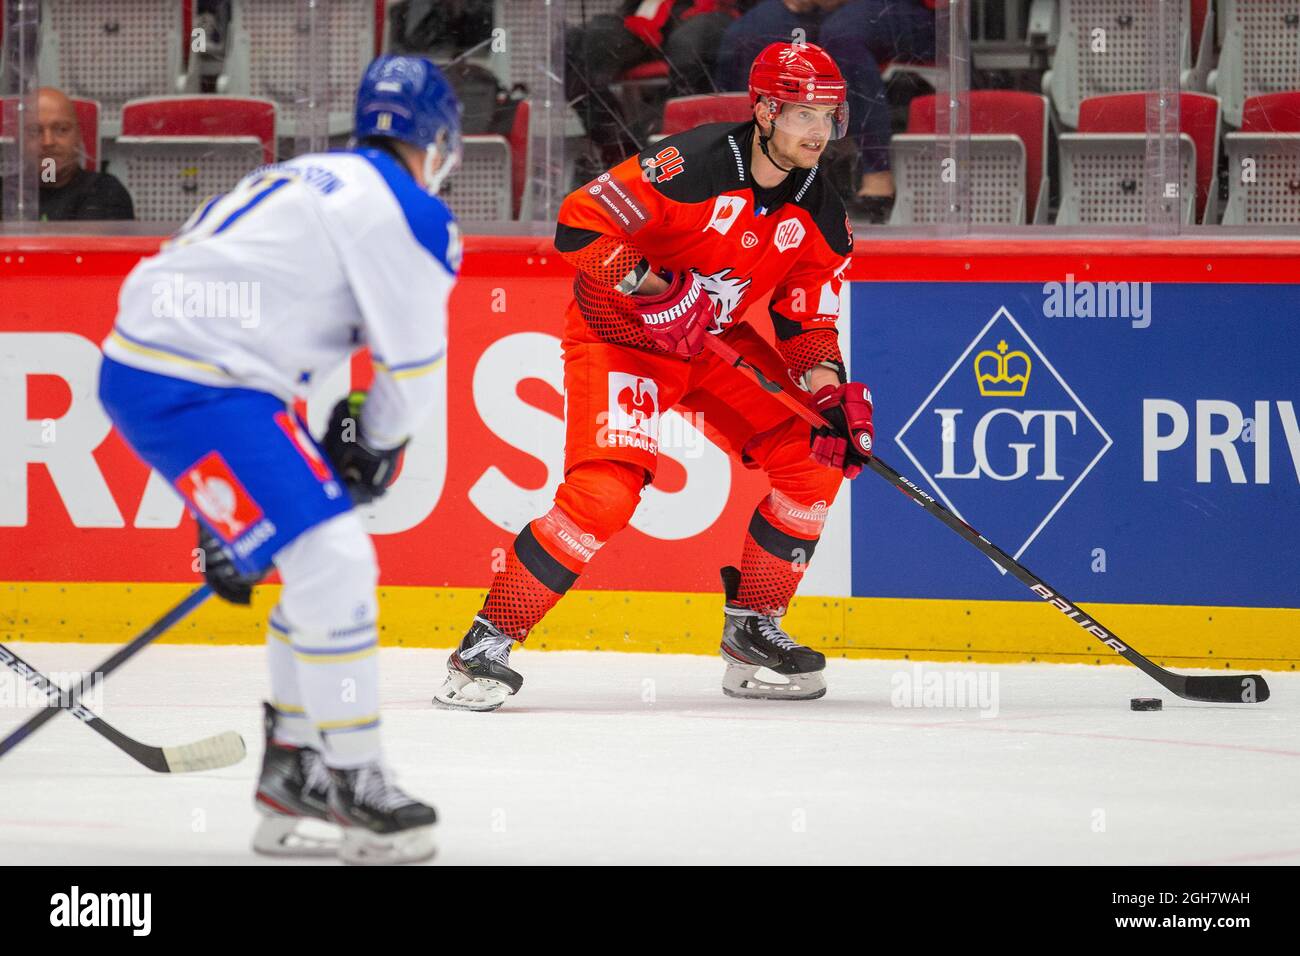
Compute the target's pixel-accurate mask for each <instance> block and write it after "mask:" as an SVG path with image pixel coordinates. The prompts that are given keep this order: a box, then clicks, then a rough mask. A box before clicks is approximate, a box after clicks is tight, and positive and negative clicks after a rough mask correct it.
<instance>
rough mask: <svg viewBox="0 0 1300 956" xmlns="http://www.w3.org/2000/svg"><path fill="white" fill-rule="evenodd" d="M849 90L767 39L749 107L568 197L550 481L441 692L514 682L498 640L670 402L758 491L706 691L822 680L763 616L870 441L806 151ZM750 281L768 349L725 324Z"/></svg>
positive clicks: (619, 507) (587, 552)
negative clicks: (558, 422) (755, 481)
mask: <svg viewBox="0 0 1300 956" xmlns="http://www.w3.org/2000/svg"><path fill="white" fill-rule="evenodd" d="M845 92H846V90H845V82H844V79H843V77H842V76H841V74H840V71H839V68H838V67H837V66H836V65H835V62H834V60H832V59H831V57H830V56H828V55H827V54H826V52H825V51H824V50H822V49H820V48H819V47H816V46H813V45H812V44H784V43H774V44H772V45H771V46H769V47H768V48H767V49H765V50H764V51H763V52H762V53H761V54H760V55H759V57H758V58H757V59H756V60H755V61H754V65H753V67H752V69H751V71H750V82H749V93H750V100H751V101H752V103H753V110H754V118H753V120H752V121H750V122H747V123H744V124H742V125H739V126H734V125H731V124H728V123H717V124H709V125H706V126H701V127H699V128H697V129H694V130H691V131H690V132H687V133H682V134H680V135H677V136H671V137H668V138H667V139H664V140H662V141H660V142H659V143H657V144H655V145H653V146H651V147H649V148H647V149H645V150H643V151H642V152H641V153H640V154H638V155H637V156H634V157H630V158H628V159H627V160H625V161H624V162H622V163H620V164H619V165H617V166H615V167H614V168H613V169H611V170H610V171H609V172H607V173H604V174H602V175H600V176H598V177H597V178H596V179H594V180H593V181H592V182H590V183H588V184H587V185H586V186H584V187H583V188H582V189H580V190H577V191H575V192H573V193H572V194H570V195H569V196H568V197H567V198H566V199H565V201H564V203H563V205H562V206H561V208H560V215H559V223H558V225H557V229H556V234H555V244H556V247H557V248H558V249H559V251H560V253H561V254H562V255H563V256H564V257H565V259H566V260H568V261H569V262H570V263H572V264H573V265H574V266H575V267H576V268H577V270H578V274H577V277H576V279H575V280H574V300H573V301H572V302H571V303H570V304H569V307H568V310H567V313H566V316H565V335H564V343H563V345H564V389H565V398H566V403H567V413H566V428H567V436H566V445H565V477H564V481H563V482H562V483H561V484H560V486H559V488H558V490H557V491H556V495H555V503H554V506H553V507H552V508H551V510H550V511H549V512H547V513H546V514H545V515H542V516H541V517H539V518H537V519H536V520H534V521H532V522H531V523H529V524H528V525H526V526H525V527H524V529H523V531H522V532H520V534H519V536H518V537H517V538H516V539H515V541H514V545H513V547H512V548H511V549H510V551H509V554H508V555H507V559H506V566H505V568H504V569H503V570H502V571H500V572H498V573H497V575H496V576H495V578H494V579H493V582H492V588H491V590H490V592H489V593H488V596H487V601H486V602H485V603H484V605H483V608H482V610H481V611H480V612H479V614H478V615H477V616H476V617H475V619H474V622H473V624H472V626H471V627H470V629H469V632H468V634H467V635H466V636H465V638H464V640H463V641H462V642H461V644H460V646H459V648H458V649H457V650H456V651H455V652H453V653H452V655H451V657H450V659H449V661H448V677H447V680H446V682H445V683H444V684H443V686H442V687H441V688H440V689H439V690H438V692H437V693H436V695H435V700H436V701H437V702H439V703H441V704H444V705H446V706H450V707H459V708H464V709H469V710H492V709H495V708H497V707H499V706H501V704H502V703H503V702H504V700H505V698H506V697H507V696H508V695H510V694H513V693H516V692H518V690H519V688H520V687H521V686H522V683H523V678H522V677H521V676H520V675H519V674H518V673H517V672H516V671H514V670H512V669H511V668H510V667H509V653H510V649H511V647H512V646H513V644H514V642H515V641H520V642H522V641H523V640H524V639H525V638H526V637H527V635H528V632H529V631H530V630H531V629H532V627H533V626H534V625H536V624H537V622H538V621H539V620H541V618H542V617H543V616H544V615H545V614H546V612H547V611H549V610H550V609H551V608H552V607H553V606H554V605H555V603H556V602H557V601H559V599H560V598H561V597H562V596H563V595H564V593H565V592H566V591H567V590H568V589H569V588H570V587H572V586H573V584H574V582H575V581H577V579H578V576H579V575H580V574H581V573H582V570H583V568H584V567H585V566H586V565H587V563H588V562H589V561H591V560H592V559H593V558H594V557H595V556H596V553H597V552H598V551H599V550H600V549H601V547H603V546H604V544H605V543H606V542H607V541H609V540H610V538H611V537H613V536H614V534H616V533H617V532H618V531H619V530H620V529H622V528H623V527H624V526H626V525H627V523H628V521H629V519H630V518H631V517H632V514H633V512H634V511H635V510H636V507H637V504H638V503H639V501H640V495H641V490H642V488H644V487H645V485H646V484H648V483H649V482H650V481H651V480H653V478H654V475H655V470H656V467H657V464H658V422H659V414H660V413H661V412H663V411H665V410H667V409H669V408H673V407H677V408H681V409H683V410H685V411H687V412H690V413H694V414H695V415H696V416H699V417H701V418H702V420H703V423H704V426H705V431H706V433H707V434H708V435H709V437H710V438H712V439H713V440H714V441H715V442H717V443H718V444H719V445H720V446H721V447H723V448H724V449H726V450H727V451H728V452H729V453H730V454H732V455H733V456H736V457H738V458H739V459H740V460H741V461H742V462H743V463H744V464H745V465H746V466H748V467H752V468H761V469H762V470H763V471H764V472H765V473H766V474H767V477H768V479H769V481H770V484H771V491H770V493H769V494H768V495H767V496H765V497H764V498H763V500H762V501H760V502H759V503H758V506H757V508H756V509H755V511H754V515H753V519H752V520H751V521H750V524H749V529H748V532H747V534H746V535H745V539H744V543H743V548H742V556H741V562H740V568H739V569H736V568H734V567H727V568H723V569H722V580H723V589H724V592H725V595H726V604H725V608H724V611H725V616H724V625H723V636H722V647H721V651H722V657H723V659H724V660H725V661H726V664H727V667H726V672H725V674H724V677H723V690H724V691H725V692H726V693H728V694H730V695H732V696H738V697H776V698H786V699H796V700H806V699H812V698H816V697H821V696H822V695H823V694H825V693H826V684H825V680H824V679H823V675H822V671H823V669H824V668H825V666H826V659H825V658H824V657H823V656H822V655H821V654H820V653H818V652H817V651H815V650H812V649H811V648H808V647H804V646H802V645H800V644H799V643H797V642H796V641H795V640H794V639H793V638H791V637H790V636H789V635H788V634H786V633H785V632H784V631H783V630H782V629H781V627H780V624H779V621H780V618H781V617H782V615H784V613H785V610H786V607H787V605H788V604H789V602H790V599H791V598H792V597H793V596H794V593H795V590H796V588H798V586H799V580H800V578H801V577H802V574H803V571H804V568H805V567H806V566H807V563H808V561H809V559H810V558H811V557H812V556H813V552H814V549H815V548H816V545H817V539H818V537H819V536H820V535H821V532H822V526H823V524H824V522H825V520H826V515H827V511H828V509H829V507H830V504H831V502H832V501H833V500H834V498H835V494H836V492H837V491H838V489H839V486H840V482H841V481H842V480H843V479H844V478H845V477H849V478H852V477H854V476H855V475H856V474H857V473H858V472H859V471H860V470H861V468H862V465H863V464H864V463H865V461H866V460H867V459H868V458H869V457H870V454H871V442H872V436H873V431H872V424H871V413H872V406H871V393H870V391H869V390H868V389H867V388H866V386H864V385H862V384H860V383H854V382H848V381H847V380H846V376H845V367H844V360H843V357H842V356H841V354H840V349H839V344H838V341H837V336H836V325H835V323H836V320H837V318H838V317H839V302H840V296H841V293H842V291H843V280H844V273H845V271H846V270H847V269H848V266H849V253H850V250H851V247H852V242H853V237H852V233H851V232H850V226H849V223H848V218H847V216H846V215H845V211H844V207H843V205H842V204H841V202H840V199H839V197H838V196H837V195H836V194H835V192H834V190H833V189H832V188H831V185H830V184H829V183H828V182H827V181H826V180H825V177H824V176H822V175H820V174H819V170H818V165H817V164H818V162H819V160H820V159H821V156H822V153H823V151H824V150H825V148H826V146H827V143H828V142H829V141H830V140H832V139H836V138H838V137H840V136H843V135H844V132H845V129H846V126H847V119H848V106H847V103H846V101H845ZM768 292H771V293H772V298H771V305H770V312H771V316H772V322H773V325H774V327H775V333H776V346H775V348H773V347H772V346H771V345H769V344H767V342H766V340H764V339H763V338H762V337H761V336H760V334H759V333H758V332H757V331H756V330H755V329H753V328H752V327H751V326H749V325H748V324H747V323H745V322H741V321H739V317H740V316H741V315H742V314H743V313H744V312H745V309H746V308H747V307H748V306H749V305H750V303H752V302H755V301H758V300H760V299H762V297H763V296H765V295H767V293H768ZM709 334H719V335H722V336H723V337H724V338H725V339H726V340H727V341H728V342H730V343H731V344H732V346H733V347H735V348H737V349H739V350H740V351H741V352H742V353H744V354H745V355H746V356H747V357H748V358H749V359H750V360H751V361H752V362H753V363H754V364H756V365H757V366H758V367H759V368H761V369H762V370H763V371H764V373H765V374H766V375H767V377H768V378H770V379H772V380H774V381H783V382H785V383H788V384H789V386H790V388H791V389H793V390H795V391H799V390H802V393H803V394H805V395H806V398H807V400H808V401H809V402H810V403H811V404H812V405H813V406H814V407H816V408H817V409H818V410H819V411H820V412H821V413H822V415H823V416H824V417H825V418H826V419H827V420H828V421H830V422H831V423H832V424H833V425H834V427H833V428H828V429H822V430H820V431H813V430H812V429H810V428H809V426H808V425H807V424H806V423H805V422H803V421H802V420H801V419H800V418H798V417H797V416H794V415H792V414H791V413H790V411H789V410H788V409H787V408H786V407H785V406H783V405H782V404H781V403H780V402H779V401H778V400H777V399H776V398H774V397H773V396H772V395H770V394H768V393H767V392H765V391H763V390H762V389H761V388H760V387H759V386H758V385H756V384H754V383H753V381H752V380H750V379H748V378H747V377H745V376H744V375H743V374H742V373H739V372H737V371H736V370H735V369H733V368H731V367H729V366H728V365H726V364H725V363H723V362H722V361H721V360H719V359H718V358H717V357H716V356H715V355H714V354H713V353H712V352H711V351H707V350H705V347H704V346H705V336H707V335H709ZM760 668H765V669H766V670H767V672H769V673H772V674H775V675H777V678H776V679H773V678H771V677H767V678H764V677H762V676H760V674H759V670H760Z"/></svg>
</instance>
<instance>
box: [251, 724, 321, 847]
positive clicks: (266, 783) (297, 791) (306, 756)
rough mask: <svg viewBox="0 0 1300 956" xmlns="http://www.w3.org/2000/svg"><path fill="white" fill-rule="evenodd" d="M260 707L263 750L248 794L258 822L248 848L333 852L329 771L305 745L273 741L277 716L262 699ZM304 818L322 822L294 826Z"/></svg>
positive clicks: (313, 751)
mask: <svg viewBox="0 0 1300 956" xmlns="http://www.w3.org/2000/svg"><path fill="white" fill-rule="evenodd" d="M262 711H263V719H264V723H265V726H266V750H265V752H264V753H263V755H262V774H261V776H260V777H259V778H258V781H257V792H256V793H255V794H254V795H253V805H254V807H255V808H256V810H257V812H258V813H259V814H261V815H262V820H261V821H260V822H259V823H258V825H257V829H256V830H255V831H254V833H253V849H254V850H256V851H257V852H258V853H266V854H269V855H271V856H334V855H335V854H336V853H338V850H339V837H338V831H337V830H335V829H334V827H333V825H332V824H333V822H334V821H333V819H332V818H331V817H330V813H329V803H328V797H329V789H330V777H329V770H328V769H327V768H326V766H325V763H324V762H323V761H322V760H321V757H320V754H319V753H318V752H317V751H316V750H314V749H312V748H311V747H294V746H291V745H289V744H282V743H278V742H277V741H275V740H273V739H272V738H273V736H274V734H275V724H276V720H277V719H278V718H279V715H278V714H277V713H276V711H275V708H274V707H272V706H271V705H270V704H268V703H266V702H265V701H264V702H263V703H262ZM304 821H323V824H324V825H321V826H316V827H313V826H312V825H310V824H309V825H308V826H307V827H300V824H302V823H303V822H304ZM313 829H314V830H316V831H318V832H317V833H313V832H312V830H313Z"/></svg>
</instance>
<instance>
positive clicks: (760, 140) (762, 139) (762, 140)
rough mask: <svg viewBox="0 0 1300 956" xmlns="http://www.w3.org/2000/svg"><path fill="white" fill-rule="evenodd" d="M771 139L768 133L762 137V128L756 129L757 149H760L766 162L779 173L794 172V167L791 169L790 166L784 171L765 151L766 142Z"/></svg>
mask: <svg viewBox="0 0 1300 956" xmlns="http://www.w3.org/2000/svg"><path fill="white" fill-rule="evenodd" d="M771 138H772V134H771V133H768V134H767V135H766V136H764V135H763V127H761V126H760V127H759V128H758V148H759V149H761V150H762V151H763V155H764V156H766V157H767V161H768V162H769V163H771V164H772V165H773V166H775V167H776V168H777V169H779V170H781V172H783V173H789V172H793V170H794V167H793V166H791V167H790V168H789V169H786V168H785V167H784V166H782V165H781V164H780V163H778V162H777V161H776V160H775V159H773V158H772V154H771V153H769V152H768V151H767V141H768V140H769V139H771Z"/></svg>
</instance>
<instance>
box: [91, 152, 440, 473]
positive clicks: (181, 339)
mask: <svg viewBox="0 0 1300 956" xmlns="http://www.w3.org/2000/svg"><path fill="white" fill-rule="evenodd" d="M460 258H461V242H460V234H459V231H458V230H457V227H456V223H455V220H454V218H453V217H452V215H451V212H450V211H449V210H448V209H447V207H446V206H445V205H444V204H443V203H442V201H441V200H439V199H437V198H436V197H433V196H430V195H428V194H427V193H425V192H424V190H423V189H421V188H420V186H419V185H418V184H417V183H416V182H415V180H414V179H413V178H412V177H411V176H410V174H409V173H407V172H406V170H404V169H403V168H402V167H401V166H400V165H399V164H398V162H397V161H396V160H395V159H393V158H392V157H391V156H389V155H388V154H387V153H385V152H383V151H381V150H375V149H359V150H356V151H352V152H339V153H328V154H314V155H307V156H300V157H298V158H296V159H293V160H290V161H289V162H286V163H281V164H277V165H274V166H268V167H263V168H261V169H258V170H254V171H253V172H252V173H250V174H249V175H248V176H246V177H245V178H244V179H243V180H242V181H241V182H240V183H239V184H238V185H237V186H236V187H235V188H234V189H232V190H231V191H230V192H228V193H226V194H225V195H222V196H217V197H214V198H213V199H211V200H209V201H208V202H206V203H205V204H203V205H202V206H200V207H199V209H197V210H196V211H195V213H194V215H193V216H191V217H190V220H189V221H188V222H187V223H186V224H185V225H184V226H183V227H182V228H181V230H180V232H178V233H177V234H176V235H175V236H173V237H172V238H171V239H169V240H168V241H167V242H166V243H164V245H163V247H162V249H161V250H160V251H159V253H158V254H157V255H155V256H151V257H150V258H148V259H145V260H143V261H141V262H140V263H139V264H138V265H137V266H136V267H135V268H134V269H133V270H132V271H131V274H130V275H128V276H127V278H126V281H125V282H124V283H123V285H122V290H121V293H120V295H119V297H118V315H117V322H116V324H115V326H114V329H113V331H112V333H111V334H110V335H109V336H108V338H107V339H106V340H105V341H104V346H103V347H104V353H105V354H106V355H107V356H109V357H110V358H112V359H114V360H115V361H118V362H121V363H123V364H125V365H131V366H134V367H136V368H140V369H145V370H147V371H152V372H157V373H160V374H162V375H170V376H173V377H176V378H184V379H189V380H191V381H195V382H202V383H205V384H209V385H216V386H226V387H242V388H253V389H259V390H261V391H266V392H270V393H272V394H274V395H277V396H280V397H281V398H283V399H284V400H285V401H286V402H287V401H291V400H292V399H294V398H301V397H306V395H307V393H308V392H309V391H310V390H311V388H312V385H313V382H314V381H315V380H316V379H318V378H319V377H321V376H323V375H325V374H327V373H328V372H330V371H331V370H332V369H334V368H336V367H337V366H338V365H339V364H340V363H341V362H343V361H344V360H346V359H347V358H348V356H349V355H351V353H352V352H354V351H355V350H356V349H357V348H359V347H360V346H362V345H368V346H370V350H371V354H372V356H373V358H374V365H375V381H374V385H373V386H372V388H371V391H370V395H369V397H368V399H367V401H366V410H365V415H364V416H363V427H364V430H365V436H364V437H365V439H366V442H367V443H368V444H371V445H372V446H373V447H377V448H385V447H392V446H394V445H396V444H398V443H400V442H401V441H403V440H404V439H405V438H407V437H408V436H409V435H410V434H411V432H412V431H413V430H414V429H415V426H416V425H417V424H419V422H420V421H421V420H422V419H423V417H424V416H425V415H426V414H427V413H428V412H429V411H430V410H431V407H432V403H433V396H434V391H433V383H432V381H431V380H432V378H433V376H432V375H431V374H430V373H431V372H433V370H434V369H435V368H437V367H438V365H439V364H440V363H441V362H442V360H443V358H444V356H445V354H446V347H447V300H448V297H449V296H450V294H451V289H452V286H453V285H454V284H455V280H456V273H457V271H458V270H459V268H460Z"/></svg>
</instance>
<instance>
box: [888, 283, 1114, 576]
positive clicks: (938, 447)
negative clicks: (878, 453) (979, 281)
mask: <svg viewBox="0 0 1300 956" xmlns="http://www.w3.org/2000/svg"><path fill="white" fill-rule="evenodd" d="M896 441H897V442H898V445H899V447H900V448H902V449H903V451H904V453H905V454H906V455H907V457H908V458H910V459H911V460H912V463H913V464H914V465H916V467H917V469H918V470H920V471H921V473H922V474H923V475H924V476H925V478H926V480H927V481H928V482H929V483H930V485H931V486H932V487H933V488H934V489H935V491H936V492H938V495H939V497H940V498H942V499H943V502H944V504H946V505H947V506H948V507H949V508H950V509H952V511H954V512H955V513H956V514H958V515H960V516H963V518H964V515H963V509H965V510H969V511H970V512H972V517H971V519H970V520H972V521H973V522H974V523H975V524H977V525H978V526H979V527H981V528H984V527H985V526H988V527H991V528H992V529H993V531H994V532H996V535H997V537H998V539H1001V538H1002V537H1004V536H1005V537H1006V538H1007V539H1011V538H1013V537H1015V538H1018V539H1019V540H1020V541H1021V542H1022V543H1021V544H1020V546H1019V548H1018V549H1017V550H1016V552H1015V555H1014V556H1015V557H1016V558H1017V559H1018V558H1019V557H1020V556H1021V555H1022V554H1023V553H1024V552H1025V549H1026V548H1028V547H1029V545H1030V543H1031V542H1033V540H1034V539H1035V538H1036V537H1038V535H1039V533H1040V532H1042V530H1043V528H1044V527H1046V526H1047V523H1048V522H1049V521H1050V520H1051V519H1052V517H1053V515H1055V514H1056V512H1057V511H1058V510H1059V509H1060V508H1061V506H1062V505H1063V504H1065V501H1066V499H1068V498H1069V497H1070V495H1071V494H1073V493H1074V489H1075V488H1077V487H1078V486H1079V483H1080V482H1081V481H1083V479H1084V478H1085V477H1087V475H1088V473H1089V472H1090V471H1091V470H1092V469H1093V467H1094V466H1096V464H1097V462H1098V461H1100V460H1101V457H1102V455H1104V454H1105V453H1106V450H1107V449H1108V448H1110V446H1111V438H1110V436H1109V435H1108V434H1106V431H1105V429H1103V428H1102V427H1101V425H1100V423H1099V422H1098V421H1097V419H1096V418H1094V417H1093V415H1092V413H1091V412H1090V411H1088V409H1087V407H1086V406H1085V405H1084V404H1083V402H1082V401H1081V400H1080V399H1079V397H1078V396H1077V395H1075V393H1074V390H1073V389H1071V388H1070V386H1069V384H1068V383H1067V382H1066V381H1065V379H1064V378H1062V377H1061V374H1060V373H1059V372H1057V370H1056V369H1055V368H1054V367H1053V366H1052V364H1051V362H1049V361H1048V360H1047V357H1046V356H1045V355H1044V354H1043V353H1042V351H1041V350H1040V349H1039V348H1038V346H1037V345H1036V344H1035V343H1034V341H1033V340H1032V339H1030V337H1029V336H1028V334H1026V332H1025V330H1024V329H1023V328H1021V326H1020V324H1019V323H1018V322H1016V320H1015V319H1014V318H1013V317H1012V315H1011V313H1010V312H1008V311H1007V310H1006V308H1005V307H1003V308H1000V309H998V311H997V313H996V314H995V315H994V316H993V318H991V319H990V320H989V321H988V323H987V324H986V325H985V326H984V328H983V329H981V330H980V332H979V334H978V335H976V336H975V338H974V339H972V340H971V342H970V344H968V345H967V346H966V349H965V351H964V352H962V353H961V355H960V356H958V358H957V361H956V362H955V363H953V366H952V367H951V368H950V369H948V372H947V374H945V375H944V376H943V378H941V379H940V380H939V383H938V384H937V385H936V386H935V387H934V389H933V391H931V392H930V394H929V395H928V396H927V397H926V399H925V401H923V402H922V403H921V405H920V407H919V408H917V409H916V411H915V412H913V413H912V417H911V418H909V419H908V420H907V422H906V423H905V424H904V425H903V427H902V429H901V430H900V431H899V433H898V435H897V436H896Z"/></svg>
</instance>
